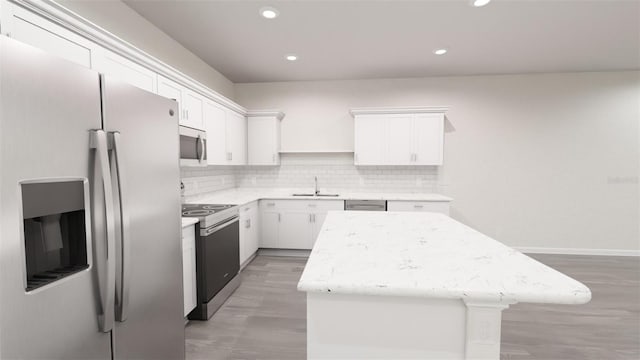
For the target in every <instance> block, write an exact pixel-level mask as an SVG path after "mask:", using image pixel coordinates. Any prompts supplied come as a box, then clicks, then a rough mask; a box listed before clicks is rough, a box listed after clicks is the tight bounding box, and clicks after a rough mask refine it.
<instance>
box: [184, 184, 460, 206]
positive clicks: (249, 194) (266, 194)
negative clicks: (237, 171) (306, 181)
mask: <svg viewBox="0 0 640 360" xmlns="http://www.w3.org/2000/svg"><path fill="white" fill-rule="evenodd" d="M308 193H313V189H307V188H303V189H295V188H293V189H290V188H241V189H238V188H234V189H229V190H221V191H217V192H215V193H212V194H208V195H206V196H202V197H200V198H198V199H197V200H191V201H188V203H191V204H198V203H207V204H232V205H244V204H248V203H250V202H253V201H256V200H260V199H273V200H290V199H303V200H352V199H357V200H400V201H401V200H406V201H451V200H452V199H451V198H449V197H446V196H444V195H440V194H429V193H394V192H379V193H372V192H357V191H354V190H335V191H334V190H324V189H322V190H321V193H323V194H339V195H340V196H337V197H329V196H327V197H318V196H293V194H308Z"/></svg>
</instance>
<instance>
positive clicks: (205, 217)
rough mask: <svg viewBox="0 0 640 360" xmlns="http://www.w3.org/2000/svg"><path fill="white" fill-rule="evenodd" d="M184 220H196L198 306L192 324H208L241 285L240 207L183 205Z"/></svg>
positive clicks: (192, 314) (190, 315)
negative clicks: (194, 322) (239, 273)
mask: <svg viewBox="0 0 640 360" xmlns="http://www.w3.org/2000/svg"><path fill="white" fill-rule="evenodd" d="M182 216H183V217H195V218H198V219H199V220H200V222H199V223H198V227H197V229H198V231H197V233H198V236H197V237H196V283H197V293H198V305H197V306H196V308H195V309H193V311H192V312H191V313H190V314H189V319H192V320H208V319H209V318H210V317H211V316H213V314H214V313H215V312H216V311H217V310H218V309H219V308H220V306H222V304H224V302H225V300H227V298H228V297H229V296H231V294H232V293H233V292H234V291H235V289H237V288H238V286H239V285H240V277H239V276H238V272H239V271H240V250H239V248H240V227H239V225H238V224H239V223H238V216H239V207H238V206H237V205H216V204H183V205H182Z"/></svg>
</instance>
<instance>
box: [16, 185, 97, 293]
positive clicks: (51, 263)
mask: <svg viewBox="0 0 640 360" xmlns="http://www.w3.org/2000/svg"><path fill="white" fill-rule="evenodd" d="M21 188H22V213H23V222H24V224H23V225H24V249H25V252H24V255H25V264H26V288H25V290H26V291H32V290H35V289H37V288H39V287H42V286H44V285H47V284H50V283H52V282H54V281H57V280H60V279H62V278H64V277H66V276H69V275H71V274H74V273H76V272H78V271H81V270H83V269H86V268H88V266H89V263H88V261H87V231H88V230H87V224H86V221H85V220H86V218H85V183H84V181H83V180H74V181H53V182H29V183H23V184H21Z"/></svg>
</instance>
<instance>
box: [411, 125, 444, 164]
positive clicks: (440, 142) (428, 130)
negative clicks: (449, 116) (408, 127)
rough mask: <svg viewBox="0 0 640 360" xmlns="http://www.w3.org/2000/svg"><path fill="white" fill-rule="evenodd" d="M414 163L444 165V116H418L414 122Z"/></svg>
mask: <svg viewBox="0 0 640 360" xmlns="http://www.w3.org/2000/svg"><path fill="white" fill-rule="evenodd" d="M413 133H414V137H413V138H414V141H415V142H414V144H413V149H414V150H413V153H414V159H413V161H414V163H415V164H416V165H442V163H443V158H444V151H443V149H444V114H416V115H414V121H413Z"/></svg>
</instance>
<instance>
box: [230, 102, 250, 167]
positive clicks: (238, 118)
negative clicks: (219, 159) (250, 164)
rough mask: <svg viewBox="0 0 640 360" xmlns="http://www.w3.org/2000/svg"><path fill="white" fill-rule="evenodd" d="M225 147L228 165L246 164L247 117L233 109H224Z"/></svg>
mask: <svg viewBox="0 0 640 360" xmlns="http://www.w3.org/2000/svg"><path fill="white" fill-rule="evenodd" d="M225 112H226V114H227V116H226V135H227V138H226V147H227V164H228V165H246V164H247V118H246V117H245V116H244V115H242V114H239V113H237V112H235V111H233V110H229V109H225Z"/></svg>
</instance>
